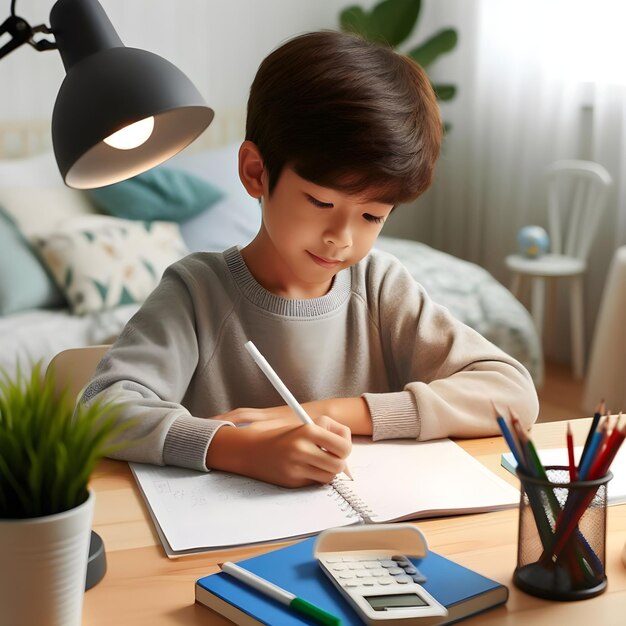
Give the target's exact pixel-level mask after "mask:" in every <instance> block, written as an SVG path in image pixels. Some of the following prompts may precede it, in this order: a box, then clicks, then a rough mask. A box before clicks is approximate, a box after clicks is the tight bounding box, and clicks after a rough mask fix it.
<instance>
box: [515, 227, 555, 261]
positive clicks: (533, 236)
mask: <svg viewBox="0 0 626 626" xmlns="http://www.w3.org/2000/svg"><path fill="white" fill-rule="evenodd" d="M517 245H518V246H519V250H520V252H521V253H522V254H523V255H524V256H526V257H529V258H531V259H536V258H537V257H540V256H541V255H542V254H546V252H548V250H549V249H550V237H548V233H547V232H546V230H545V228H542V227H541V226H524V227H523V228H520V230H519V232H518V233H517Z"/></svg>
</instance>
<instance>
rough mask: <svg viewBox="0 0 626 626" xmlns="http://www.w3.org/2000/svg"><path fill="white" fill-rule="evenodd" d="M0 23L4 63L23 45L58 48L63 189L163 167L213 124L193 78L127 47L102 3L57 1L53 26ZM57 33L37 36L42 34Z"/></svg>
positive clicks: (55, 125)
mask: <svg viewBox="0 0 626 626" xmlns="http://www.w3.org/2000/svg"><path fill="white" fill-rule="evenodd" d="M15 2H16V0H11V15H10V17H9V18H8V19H7V20H6V21H5V22H4V23H3V24H1V25H0V37H2V35H4V34H8V35H9V36H10V37H11V39H10V40H9V41H8V43H6V44H5V45H4V46H2V47H0V58H2V57H4V56H5V55H7V54H8V53H9V52H11V51H13V50H14V49H15V48H17V47H18V46H20V45H21V44H24V43H28V44H30V45H31V46H32V47H34V48H35V49H36V50H39V51H42V50H58V51H59V53H60V54H61V59H62V60H63V65H64V66H65V71H66V76H65V80H64V81H63V83H62V84H61V88H60V89H59V93H58V95H57V99H56V103H55V105H54V111H53V114H52V144H53V148H54V155H55V157H56V161H57V165H58V167H59V171H60V172H61V176H62V177H63V180H64V181H65V184H66V185H68V186H69V187H74V188H76V189H89V188H94V187H102V186H104V185H110V184H112V183H115V182H118V181H120V180H124V179H126V178H130V177H131V176H135V175H137V174H140V173H141V172H144V171H145V170H148V169H150V168H151V167H154V166H155V165H158V164H159V163H162V162H163V161H165V160H166V159H169V158H170V157H171V156H173V155H174V154H176V153H177V152H179V151H180V150H182V149H183V148H185V147H186V146H187V145H189V144H190V143H191V142H192V141H193V140H194V139H196V137H198V135H200V133H202V132H203V131H204V130H205V128H206V127H207V126H208V125H209V124H210V123H211V121H212V119H213V111H212V110H211V109H210V108H209V107H208V106H207V105H206V103H205V102H204V99H203V98H202V96H201V95H200V93H199V92H198V90H197V89H196V88H195V87H194V85H193V84H192V83H191V81H190V80H189V79H188V78H187V76H185V74H183V72H181V71H180V70H179V69H178V68H176V67H175V66H174V65H172V64H171V63H170V62H169V61H166V60H165V59H163V58H162V57H160V56H158V55H156V54H152V53H151V52H146V51H145V50H139V49H137V48H128V47H126V46H125V45H124V44H123V43H122V41H121V40H120V38H119V36H118V34H117V33H116V32H115V29H114V28H113V25H112V24H111V22H110V21H109V18H108V17H107V15H106V13H105V11H104V9H103V8H102V6H101V5H100V4H99V3H98V1H97V0H58V2H56V3H55V4H54V5H53V7H52V10H51V12H50V27H48V26H45V25H40V26H33V27H31V26H30V25H29V24H28V23H27V22H26V20H24V19H23V18H21V17H18V16H17V15H16V14H15ZM39 33H43V34H45V35H48V34H50V35H53V36H54V40H50V39H47V38H45V37H43V38H40V39H37V40H36V39H35V37H36V36H37V35H38V34H39Z"/></svg>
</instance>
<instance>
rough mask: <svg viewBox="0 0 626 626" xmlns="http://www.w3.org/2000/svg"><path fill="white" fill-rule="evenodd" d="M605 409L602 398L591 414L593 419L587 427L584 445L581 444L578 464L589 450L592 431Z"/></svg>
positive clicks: (594, 429) (594, 430) (596, 426)
mask: <svg viewBox="0 0 626 626" xmlns="http://www.w3.org/2000/svg"><path fill="white" fill-rule="evenodd" d="M605 411H606V406H605V404H604V398H602V400H601V401H600V404H599V405H598V406H597V407H596V410H595V413H594V414H593V419H592V420H591V426H590V427H589V432H588V433H587V438H586V439H585V445H584V446H583V451H582V453H581V455H580V460H579V461H578V464H579V466H580V464H582V462H583V461H584V459H585V457H586V456H587V450H589V445H590V444H591V438H592V437H593V433H595V432H596V429H597V428H598V423H599V422H600V418H601V417H602V415H603V414H604V412H605Z"/></svg>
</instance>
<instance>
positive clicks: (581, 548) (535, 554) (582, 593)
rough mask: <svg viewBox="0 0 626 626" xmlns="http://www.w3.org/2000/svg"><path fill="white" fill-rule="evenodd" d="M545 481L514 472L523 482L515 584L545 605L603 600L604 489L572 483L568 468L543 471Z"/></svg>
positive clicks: (599, 483) (602, 483)
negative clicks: (551, 602) (596, 598)
mask: <svg viewBox="0 0 626 626" xmlns="http://www.w3.org/2000/svg"><path fill="white" fill-rule="evenodd" d="M546 474H547V478H548V480H543V479H540V478H535V477H532V476H528V475H527V474H525V473H523V472H522V471H520V470H518V471H517V476H518V478H519V479H520V482H521V485H520V487H521V490H520V505H519V534H518V544H517V567H516V569H515V573H514V575H513V582H514V583H515V585H516V586H517V587H519V588H520V589H522V590H523V591H525V592H526V593H529V594H531V595H534V596H538V597H540V598H546V599H549V600H582V599H585V598H591V597H593V596H597V595H599V594H601V593H602V592H603V591H604V590H605V589H606V585H607V580H606V573H605V558H606V550H605V547H606V546H605V542H606V504H607V484H608V482H609V480H611V478H612V477H613V474H611V472H608V473H607V474H606V476H603V477H602V478H598V479H596V480H588V481H576V482H570V475H569V470H568V468H567V467H561V466H549V467H546Z"/></svg>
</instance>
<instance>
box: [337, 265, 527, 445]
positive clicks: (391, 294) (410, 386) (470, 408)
mask: <svg viewBox="0 0 626 626" xmlns="http://www.w3.org/2000/svg"><path fill="white" fill-rule="evenodd" d="M377 303H379V307H378V310H377V313H378V315H377V319H378V320H379V323H380V336H381V338H382V341H383V349H384V352H385V361H386V362H385V366H386V367H387V368H388V370H389V369H391V374H392V376H394V377H395V378H396V380H397V383H396V384H397V388H398V391H397V392H395V393H394V392H392V393H365V394H363V397H364V398H365V400H366V402H367V405H368V408H369V412H370V414H371V417H372V436H373V439H374V440H377V439H391V438H400V437H416V438H418V439H420V440H429V439H438V438H441V437H480V436H488V435H497V434H499V432H500V431H499V428H498V424H497V422H496V419H495V415H494V409H493V406H494V405H495V406H496V407H497V409H498V411H499V412H501V413H503V414H504V415H507V414H508V413H509V412H514V413H515V414H516V415H517V417H518V418H519V419H520V422H521V423H522V425H523V426H525V427H526V428H529V427H530V426H531V425H532V424H533V423H534V421H535V420H536V418H537V414H538V411H539V402H538V398H537V392H536V390H535V386H534V384H533V381H532V379H531V377H530V374H529V373H528V371H527V370H526V369H525V368H524V367H523V365H521V364H520V363H518V362H517V361H516V360H515V359H514V358H512V357H511V356H509V355H507V354H506V353H505V352H503V351H502V350H501V349H500V348H498V347H496V346H495V345H493V344H492V343H491V342H489V341H488V340H487V339H485V338H484V337H482V336H481V335H480V334H479V333H477V332H476V331H475V330H473V329H472V328H470V327H469V326H466V325H465V324H463V323H462V322H460V321H458V320H457V319H455V318H454V317H453V316H452V315H451V314H450V312H449V311H448V310H447V309H446V308H444V307H442V306H440V305H438V304H435V303H434V302H433V301H432V300H431V299H430V297H429V296H428V295H427V294H426V292H425V290H424V289H423V287H421V285H419V284H417V283H416V282H415V281H414V279H413V278H412V277H411V276H410V274H409V273H408V272H407V271H406V270H405V269H404V268H403V267H401V266H399V265H395V266H393V267H391V268H387V271H386V272H385V274H384V276H383V277H382V279H381V282H380V293H379V297H378V298H377ZM331 415H332V413H331Z"/></svg>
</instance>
